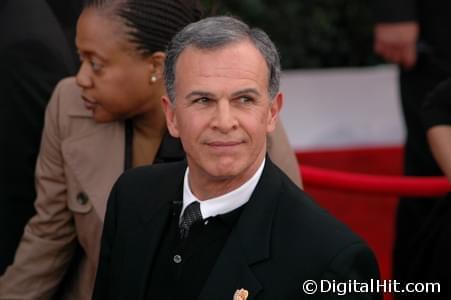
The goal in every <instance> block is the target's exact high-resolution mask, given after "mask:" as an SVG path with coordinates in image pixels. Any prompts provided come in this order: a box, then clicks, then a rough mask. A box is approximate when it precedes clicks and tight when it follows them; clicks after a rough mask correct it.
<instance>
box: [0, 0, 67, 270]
mask: <svg viewBox="0 0 451 300" xmlns="http://www.w3.org/2000/svg"><path fill="white" fill-rule="evenodd" d="M0 30H1V34H0V54H1V57H0V140H2V141H3V142H2V146H1V147H0V275H1V274H3V272H4V271H5V269H6V267H7V266H8V265H9V264H10V263H12V260H13V258H14V253H15V251H16V247H17V244H18V242H19V240H20V237H21V236H22V232H23V229H24V226H25V224H26V222H27V221H28V219H29V218H30V217H31V216H32V215H33V214H34V208H33V202H34V198H35V190H34V168H35V162H36V156H37V153H38V150H39V143H40V139H41V130H42V126H43V118H44V109H45V106H46V104H47V101H48V99H49V98H50V95H51V92H52V90H53V87H54V85H55V84H56V83H57V82H58V81H59V80H60V79H62V78H63V77H65V76H68V75H70V74H72V73H73V72H74V71H75V70H74V60H73V56H72V55H71V52H70V50H69V48H68V46H67V41H66V39H65V36H64V34H63V32H62V30H61V29H60V27H59V24H58V21H57V19H56V18H55V16H54V15H53V13H52V11H51V9H50V8H49V7H48V5H47V3H46V2H45V1H44V0H33V1H29V0H0Z"/></svg>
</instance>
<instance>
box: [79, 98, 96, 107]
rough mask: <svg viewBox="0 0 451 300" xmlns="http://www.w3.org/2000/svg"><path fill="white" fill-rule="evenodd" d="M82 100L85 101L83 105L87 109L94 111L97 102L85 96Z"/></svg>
mask: <svg viewBox="0 0 451 300" xmlns="http://www.w3.org/2000/svg"><path fill="white" fill-rule="evenodd" d="M81 98H82V99H83V104H84V105H85V108H86V109H89V110H94V109H95V108H96V106H97V103H96V102H95V101H92V100H91V99H89V98H87V97H85V96H81Z"/></svg>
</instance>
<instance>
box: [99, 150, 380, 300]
mask: <svg viewBox="0 0 451 300" xmlns="http://www.w3.org/2000/svg"><path fill="white" fill-rule="evenodd" d="M185 169H186V163H185V162H182V163H172V164H166V165H160V166H157V165H155V166H151V167H142V168H137V169H133V170H131V171H129V172H126V173H125V174H124V175H123V176H121V178H120V179H119V180H118V181H117V182H116V184H115V186H114V188H113V190H112V192H111V195H110V199H109V202H108V208H107V215H106V219H105V225H104V231H103V237H102V248H101V255H100V265H99V269H98V273H97V279H96V286H95V291H94V297H93V299H96V300H97V299H109V300H110V299H135V300H139V299H145V295H146V285H147V282H148V274H149V271H150V269H151V266H152V260H153V259H154V255H155V253H156V251H157V247H158V245H159V240H160V237H161V234H162V232H163V230H164V228H165V224H166V221H167V218H168V215H169V211H170V209H171V205H172V203H173V202H174V201H181V200H182V193H183V192H182V190H183V177H184V172H185ZM378 276H379V274H378V267H377V263H376V260H375V258H374V256H373V253H372V252H371V250H370V249H369V248H368V247H367V246H366V245H365V244H364V243H363V242H362V240H360V239H359V238H358V237H357V236H355V235H354V234H353V233H352V232H351V231H350V230H349V229H348V228H346V227H345V226H344V225H343V224H341V223H339V222H338V221H337V220H335V219H334V218H333V217H331V216H330V215H328V214H327V213H326V212H325V211H323V210H322V209H321V208H319V207H318V206H317V205H316V204H314V203H313V201H311V199H309V198H308V196H307V195H306V194H305V193H304V192H302V191H301V190H300V189H299V188H297V187H296V186H295V185H294V184H293V183H292V182H291V181H290V180H289V179H288V177H286V175H284V174H283V173H282V172H281V171H280V170H279V169H278V168H277V167H276V166H275V165H274V164H273V163H272V162H271V161H270V160H269V159H267V161H266V165H265V168H264V170H263V173H262V176H261V178H260V180H259V182H258V184H257V187H256V188H255V190H254V192H253V194H252V196H251V198H250V200H249V202H248V203H247V204H246V205H245V206H244V207H243V210H242V212H241V215H240V217H239V219H238V221H237V223H236V225H235V227H234V229H233V230H232V231H231V233H230V236H229V237H228V240H227V241H226V243H225V245H224V248H223V249H222V252H221V253H220V255H219V257H218V258H217V261H216V264H215V266H214V267H213V269H212V271H211V273H210V276H209V278H208V279H207V282H206V283H205V285H204V287H203V289H202V291H201V294H200V297H199V299H201V300H207V299H208V300H209V299H224V300H231V299H233V294H234V292H235V290H237V289H240V288H244V289H246V290H248V291H249V298H248V299H272V300H273V299H299V298H302V297H305V296H306V295H305V294H304V293H303V292H302V284H303V282H305V281H306V280H315V281H317V282H319V281H320V280H321V279H329V280H336V281H337V282H345V281H346V282H347V280H349V279H355V280H358V281H360V282H362V281H369V279H370V278H373V279H377V278H378ZM325 296H326V295H320V294H317V295H315V299H318V298H322V297H325ZM328 296H329V297H330V296H331V295H330V294H329V295H328ZM333 296H335V297H337V295H336V294H335V295H333ZM333 296H332V297H331V298H334V297H333ZM372 297H373V298H375V299H379V298H378V297H379V296H378V295H369V294H364V293H362V294H354V295H348V296H347V297H345V296H343V297H340V299H342V298H343V299H373V298H372ZM307 298H308V297H307Z"/></svg>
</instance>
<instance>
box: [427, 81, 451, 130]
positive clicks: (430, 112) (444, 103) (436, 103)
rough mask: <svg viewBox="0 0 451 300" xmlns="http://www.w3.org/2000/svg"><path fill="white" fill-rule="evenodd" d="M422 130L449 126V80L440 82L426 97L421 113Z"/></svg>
mask: <svg viewBox="0 0 451 300" xmlns="http://www.w3.org/2000/svg"><path fill="white" fill-rule="evenodd" d="M421 118H422V121H423V125H424V128H425V129H426V130H428V129H429V128H431V127H433V126H436V125H451V78H449V79H447V80H445V81H443V82H441V83H440V84H439V85H438V86H437V87H436V88H435V89H434V90H433V91H432V92H431V93H430V94H429V95H428V97H427V99H426V101H425V103H424V105H423V107H422V111H421Z"/></svg>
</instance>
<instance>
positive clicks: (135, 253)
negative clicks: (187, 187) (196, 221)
mask: <svg viewBox="0 0 451 300" xmlns="http://www.w3.org/2000/svg"><path fill="white" fill-rule="evenodd" d="M185 169H186V164H180V169H179V170H178V171H177V172H176V173H174V174H173V177H172V178H171V180H167V181H166V182H168V183H169V184H168V185H165V186H161V187H158V189H159V192H158V191H155V190H152V191H149V193H148V194H147V198H149V201H145V202H144V206H143V207H142V209H141V211H140V213H141V215H140V216H139V217H140V221H139V223H140V224H141V226H140V227H139V228H138V229H137V230H136V231H135V232H134V233H133V234H131V235H130V238H129V240H128V242H126V243H127V246H126V247H127V250H126V254H125V259H124V262H125V264H124V272H123V274H127V276H126V277H125V278H123V279H122V283H121V284H122V285H123V286H126V287H127V294H126V295H121V297H119V298H118V299H145V298H146V292H147V286H148V280H149V275H150V271H151V270H152V265H153V261H154V258H155V255H156V254H157V250H158V246H159V244H160V240H161V238H162V234H163V233H164V231H165V228H166V224H167V223H168V221H169V220H168V219H169V217H170V216H171V212H172V211H173V203H174V202H178V201H182V197H183V175H184V171H185Z"/></svg>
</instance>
